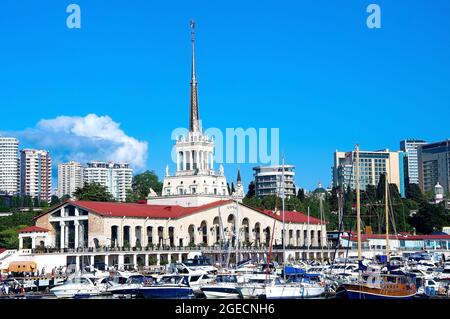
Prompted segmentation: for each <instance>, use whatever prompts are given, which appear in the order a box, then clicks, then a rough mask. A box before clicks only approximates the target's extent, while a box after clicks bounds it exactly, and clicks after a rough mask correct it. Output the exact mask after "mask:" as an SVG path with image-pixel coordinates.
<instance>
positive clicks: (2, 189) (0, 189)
mask: <svg viewBox="0 0 450 319" xmlns="http://www.w3.org/2000/svg"><path fill="white" fill-rule="evenodd" d="M19 190H20V167H19V141H18V140H17V139H16V138H13V137H0V193H5V194H8V195H15V194H17V193H19Z"/></svg>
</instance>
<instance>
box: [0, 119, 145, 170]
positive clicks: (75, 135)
mask: <svg viewBox="0 0 450 319" xmlns="http://www.w3.org/2000/svg"><path fill="white" fill-rule="evenodd" d="M0 135H9V136H16V137H17V138H19V140H20V147H21V148H23V147H24V146H25V145H26V146H27V147H36V148H42V149H47V150H50V152H51V154H52V157H53V159H54V162H55V164H56V163H59V162H63V161H68V160H74V161H78V162H81V163H86V162H89V161H93V160H101V161H108V160H111V161H117V162H127V163H130V165H131V166H132V167H133V168H134V169H135V170H136V171H140V170H142V169H144V168H145V164H146V160H147V148H148V145H147V142H145V141H139V140H137V139H136V138H134V137H131V136H128V135H127V134H126V133H125V132H124V131H123V130H122V129H120V124H119V123H117V122H114V121H113V120H112V119H111V117H109V116H107V115H105V116H98V115H96V114H88V115H86V116H84V117H81V116H58V117H56V118H53V119H43V120H40V121H39V122H38V123H37V125H36V127H35V128H30V129H26V130H24V131H19V132H3V133H2V134H0Z"/></svg>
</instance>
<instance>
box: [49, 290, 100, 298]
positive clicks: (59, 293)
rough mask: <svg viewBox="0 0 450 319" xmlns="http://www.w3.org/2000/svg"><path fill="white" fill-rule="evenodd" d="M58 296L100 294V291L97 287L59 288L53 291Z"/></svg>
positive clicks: (70, 296) (72, 296) (71, 296)
mask: <svg viewBox="0 0 450 319" xmlns="http://www.w3.org/2000/svg"><path fill="white" fill-rule="evenodd" d="M51 292H52V293H53V294H54V295H55V296H56V298H58V299H62V298H74V297H75V296H76V295H85V296H86V295H88V296H96V295H99V294H100V292H99V291H98V290H96V289H77V288H75V289H70V288H69V289H57V290H53V291H51Z"/></svg>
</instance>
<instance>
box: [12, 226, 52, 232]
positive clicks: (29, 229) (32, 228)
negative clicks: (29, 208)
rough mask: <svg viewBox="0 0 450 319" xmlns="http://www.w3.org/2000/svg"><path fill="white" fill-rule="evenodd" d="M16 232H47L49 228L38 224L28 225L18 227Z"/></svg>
mask: <svg viewBox="0 0 450 319" xmlns="http://www.w3.org/2000/svg"><path fill="white" fill-rule="evenodd" d="M17 232H19V233H34V232H44V233H47V232H49V230H48V229H46V228H42V227H38V226H28V227H25V228H22V229H19V230H18V231H17Z"/></svg>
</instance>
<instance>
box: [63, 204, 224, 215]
mask: <svg viewBox="0 0 450 319" xmlns="http://www.w3.org/2000/svg"><path fill="white" fill-rule="evenodd" d="M232 202H233V201H231V200H219V201H215V202H212V203H208V204H205V205H202V206H196V207H183V206H179V205H146V204H135V203H132V204H129V203H117V202H91V201H72V202H71V203H72V204H74V205H76V206H79V207H81V208H84V209H86V210H89V211H91V212H95V213H97V214H99V215H101V216H111V217H123V216H126V217H142V218H147V217H149V218H173V219H177V218H180V217H184V216H187V215H190V214H193V213H197V212H201V211H204V210H207V209H210V208H213V207H217V206H222V205H225V204H229V203H232Z"/></svg>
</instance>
